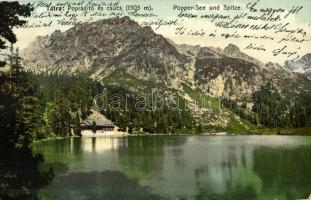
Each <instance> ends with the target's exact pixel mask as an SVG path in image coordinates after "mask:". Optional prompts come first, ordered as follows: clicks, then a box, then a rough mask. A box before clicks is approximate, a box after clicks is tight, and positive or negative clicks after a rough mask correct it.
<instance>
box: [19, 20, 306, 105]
mask: <svg viewBox="0 0 311 200" xmlns="http://www.w3.org/2000/svg"><path fill="white" fill-rule="evenodd" d="M22 56H23V57H24V64H25V67H26V68H27V69H28V70H32V71H35V72H49V73H61V74H63V73H67V74H72V75H74V74H77V73H84V74H86V75H87V76H91V77H92V78H95V79H97V80H102V79H103V78H105V77H107V76H109V75H110V74H111V73H112V72H114V71H116V70H120V69H122V70H125V71H126V72H127V73H129V74H131V75H132V76H134V77H136V78H138V79H141V80H148V81H152V82H155V83H159V84H163V85H167V86H168V87H170V88H180V87H179V83H181V82H190V83H192V84H193V85H194V86H199V87H201V88H203V89H204V91H205V92H206V93H207V94H210V95H212V96H223V97H226V98H229V99H234V100H239V101H251V96H252V94H253V92H255V91H257V90H259V89H260V88H261V86H263V85H265V84H266V83H268V82H269V83H271V84H272V85H274V86H275V87H276V88H278V90H279V91H281V92H282V90H284V89H285V90H288V87H290V88H291V89H293V92H296V93H298V92H299V91H301V90H307V88H305V86H304V85H305V84H304V82H305V80H303V79H301V78H299V76H298V75H296V74H293V73H291V72H288V71H286V70H284V69H283V68H282V67H281V66H279V65H278V64H274V63H268V64H263V63H261V62H260V61H258V60H256V59H254V58H252V57H250V56H248V55H247V54H245V53H243V52H241V51H240V49H239V48H238V47H237V46H235V45H233V44H229V45H228V46H227V47H226V48H225V49H223V50H222V49H220V48H214V47H200V46H191V45H185V44H184V45H177V44H174V43H173V42H172V41H169V40H167V39H165V38H164V37H163V36H161V35H158V34H156V33H154V31H153V30H152V29H151V28H150V27H141V26H140V25H139V24H138V23H137V22H135V21H133V20H131V19H130V18H129V17H123V18H112V19H104V20H99V21H96V22H92V23H84V24H81V25H77V26H75V27H73V28H71V29H69V30H67V31H65V32H60V31H55V32H54V33H52V34H51V35H49V36H43V37H38V38H37V39H36V40H35V41H34V42H32V43H31V44H30V45H29V47H28V48H26V49H24V51H23V54H22Z"/></svg>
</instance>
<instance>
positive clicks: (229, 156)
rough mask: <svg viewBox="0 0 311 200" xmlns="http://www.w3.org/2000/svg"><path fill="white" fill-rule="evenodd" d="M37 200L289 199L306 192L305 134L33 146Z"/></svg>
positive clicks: (309, 173)
mask: <svg viewBox="0 0 311 200" xmlns="http://www.w3.org/2000/svg"><path fill="white" fill-rule="evenodd" d="M33 151H34V152H35V153H42V154H43V155H44V158H45V160H46V162H45V164H44V166H42V168H48V167H50V166H52V167H53V169H54V172H55V178H54V179H53V181H52V182H51V183H50V184H49V185H48V186H46V187H44V188H43V189H41V190H40V191H39V197H40V198H41V199H65V200H70V199H74V200H80V199H81V200H82V199H83V200H84V199H91V200H94V199H112V200H122V199H124V200H140V199H142V200H149V199H151V200H153V199H154V200H158V199H165V200H166V199H168V200H175V199H176V200H188V199H189V200H192V199H195V200H201V199H203V200H205V199H206V200H226V199H230V200H235V199H237V200H243V199H245V200H254V199H259V200H268V199H271V200H276V199H277V200H282V199H288V200H295V199H307V198H308V197H309V195H310V194H311V137H304V136H178V137H177V136H142V137H134V136H133V137H124V138H113V137H110V138H109V137H107V138H105V137H102V138H69V139H61V140H49V141H42V142H39V143H36V144H35V145H34V146H33Z"/></svg>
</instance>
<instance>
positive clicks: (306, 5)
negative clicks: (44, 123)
mask: <svg viewBox="0 0 311 200" xmlns="http://www.w3.org/2000/svg"><path fill="white" fill-rule="evenodd" d="M84 1H87V0H84ZM117 1H118V0H92V2H95V3H99V2H105V3H107V4H108V3H109V2H114V3H115V2H117ZM256 1H257V0H234V1H229V0H209V1H207V0H199V1H189V0H119V2H120V4H121V5H123V6H124V7H125V6H126V5H129V4H131V5H143V6H148V5H151V6H152V8H153V9H154V11H153V12H154V13H156V14H157V15H158V17H157V18H159V19H165V20H169V19H172V20H174V19H176V15H178V14H179V12H180V11H176V10H173V6H174V5H179V6H192V5H197V4H198V5H201V6H207V7H208V6H210V5H220V6H221V7H223V5H238V6H241V7H242V11H229V12H227V11H216V13H221V14H229V15H233V16H234V15H237V14H239V13H243V12H246V10H245V9H244V8H245V6H246V5H247V4H248V3H250V2H256ZM20 2H21V3H26V2H31V3H36V2H39V1H32V0H27V1H26V0H23V1H20ZM42 2H47V3H48V2H65V0H56V1H55V0H50V1H47V0H42ZM70 2H78V1H73V0H70ZM280 2H281V3H280ZM257 6H258V8H284V9H286V11H289V10H290V9H292V8H293V6H303V8H302V10H300V12H299V13H298V14H297V15H291V16H289V17H288V18H287V19H286V22H289V23H291V25H292V26H293V27H294V28H303V29H304V30H305V31H306V33H307V35H306V36H305V39H306V40H310V39H311V36H310V31H311V12H310V10H311V0H297V1H293V0H282V1H279V0H258V3H257ZM39 11H40V10H39ZM191 13H192V14H199V15H200V14H202V13H204V14H208V13H211V11H204V12H202V11H191ZM214 13H215V11H214ZM124 15H127V14H126V13H125V14H124ZM101 18H102V17H99V18H94V19H93V20H97V19H101ZM104 18H107V17H104ZM131 18H132V19H134V20H136V21H138V22H139V23H141V22H143V21H149V19H146V18H135V17H131ZM80 19H81V20H82V21H83V20H87V18H83V17H81V18H80ZM153 19H155V18H153ZM32 20H33V21H36V20H37V19H33V18H30V19H29V21H32ZM46 20H48V19H46ZM179 20H181V19H179ZM41 21H44V20H41ZM281 22H284V23H285V21H284V20H283V21H281ZM258 23H259V22H258ZM179 24H181V25H183V26H184V27H186V28H187V30H190V29H192V30H194V31H195V30H198V31H201V30H204V31H205V32H206V33H207V34H208V33H212V32H215V31H216V32H217V33H234V32H236V33H238V34H245V33H249V34H257V35H262V34H267V35H271V36H273V37H275V40H274V41H269V40H257V41H254V40H253V39H226V40H225V39H223V38H222V37H218V36H217V37H215V38H211V37H207V36H206V37H201V36H188V35H176V34H175V33H176V28H177V27H162V28H160V29H158V30H155V27H152V28H153V29H154V30H155V32H156V33H158V34H162V35H163V36H165V37H167V38H170V39H171V40H173V41H174V42H175V43H178V44H182V43H186V44H190V45H200V46H213V47H220V48H224V47H225V46H227V45H228V44H230V43H233V44H235V45H237V46H238V47H239V48H240V49H241V50H242V51H243V52H245V53H247V54H249V55H250V56H252V57H254V58H257V59H259V60H261V61H263V62H270V61H271V62H278V63H280V64H283V63H284V61H285V60H290V59H291V58H294V56H292V57H288V55H287V54H286V55H278V56H273V53H272V52H273V51H274V50H276V49H280V48H281V47H283V46H284V45H286V46H287V48H286V50H288V51H289V52H295V51H297V55H299V56H303V55H305V54H306V53H311V45H310V41H307V42H304V43H292V42H291V43H286V44H279V43H277V41H278V40H280V39H281V38H283V37H284V36H285V35H287V34H275V33H274V32H263V31H262V32H260V31H257V32H252V31H246V30H241V29H231V30H229V31H228V30H223V29H219V28H216V27H215V25H214V24H213V23H212V22H210V21H208V20H203V19H186V18H184V19H182V22H179ZM71 27H72V26H58V25H53V26H52V27H49V28H42V27H41V28H31V29H25V28H19V29H17V30H15V33H16V35H17V38H18V43H17V46H18V47H20V48H25V47H27V46H28V45H29V43H30V42H31V41H33V40H34V39H35V38H36V37H37V36H39V35H49V34H51V33H52V32H53V31H55V30H56V29H59V30H61V31H66V30H67V29H69V28H71ZM250 43H253V45H254V46H258V47H264V48H265V49H266V51H257V50H253V49H246V47H247V46H248V45H249V44H250ZM284 51H285V50H284Z"/></svg>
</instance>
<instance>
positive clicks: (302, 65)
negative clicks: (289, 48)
mask: <svg viewBox="0 0 311 200" xmlns="http://www.w3.org/2000/svg"><path fill="white" fill-rule="evenodd" d="M284 68H285V69H287V70H289V71H292V72H296V73H302V74H305V75H307V76H311V53H308V54H306V55H304V56H302V57H301V58H300V59H299V60H297V61H285V64H284Z"/></svg>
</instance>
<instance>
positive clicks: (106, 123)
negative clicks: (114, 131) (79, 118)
mask: <svg viewBox="0 0 311 200" xmlns="http://www.w3.org/2000/svg"><path fill="white" fill-rule="evenodd" d="M93 121H95V123H96V126H114V124H113V123H112V122H111V121H110V120H108V119H107V120H105V121H103V120H93ZM93 121H92V120H85V121H83V122H81V124H85V125H87V126H92V125H93Z"/></svg>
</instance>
